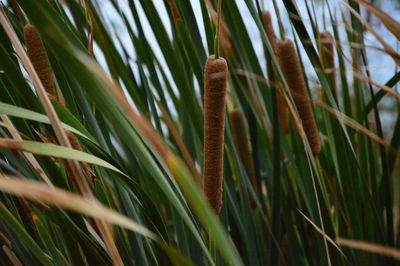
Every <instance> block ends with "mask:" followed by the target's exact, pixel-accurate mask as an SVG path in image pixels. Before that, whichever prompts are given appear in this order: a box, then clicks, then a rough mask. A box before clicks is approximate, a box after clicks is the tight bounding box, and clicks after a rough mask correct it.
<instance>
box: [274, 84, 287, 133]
mask: <svg viewBox="0 0 400 266" xmlns="http://www.w3.org/2000/svg"><path fill="white" fill-rule="evenodd" d="M276 102H277V108H278V117H279V123H280V124H281V127H282V129H283V131H284V132H285V133H288V132H289V118H288V114H289V112H288V107H287V103H286V101H285V96H284V92H283V88H282V84H281V83H280V82H277V85H276Z"/></svg>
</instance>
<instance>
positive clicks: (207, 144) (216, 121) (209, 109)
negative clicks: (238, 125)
mask: <svg viewBox="0 0 400 266" xmlns="http://www.w3.org/2000/svg"><path fill="white" fill-rule="evenodd" d="M227 79H228V65H227V63H226V60H225V59H223V58H218V59H215V57H214V56H210V57H208V58H207V61H206V66H205V71H204V80H205V89H204V91H205V95H204V194H205V196H206V197H207V200H208V202H209V203H210V205H211V206H212V208H213V209H214V211H215V212H216V213H217V214H219V212H220V210H221V206H222V174H223V162H224V157H223V156H224V111H225V94H226V85H227Z"/></svg>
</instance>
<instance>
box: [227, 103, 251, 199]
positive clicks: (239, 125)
mask: <svg viewBox="0 0 400 266" xmlns="http://www.w3.org/2000/svg"><path fill="white" fill-rule="evenodd" d="M230 122H231V127H232V135H233V141H234V143H235V147H236V150H237V151H238V153H239V157H240V160H241V161H242V163H243V166H244V168H245V169H246V173H247V176H248V177H249V179H250V183H251V184H252V186H253V188H254V190H255V191H257V189H256V185H257V184H256V176H255V173H254V165H253V159H252V156H251V150H250V145H249V136H248V133H247V129H246V128H247V127H246V121H245V117H244V115H243V112H242V111H240V110H238V109H235V110H233V111H232V112H231V113H230Z"/></svg>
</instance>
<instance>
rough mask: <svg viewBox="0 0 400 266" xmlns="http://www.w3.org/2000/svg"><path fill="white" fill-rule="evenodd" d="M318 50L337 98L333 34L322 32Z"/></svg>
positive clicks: (319, 37)
mask: <svg viewBox="0 0 400 266" xmlns="http://www.w3.org/2000/svg"><path fill="white" fill-rule="evenodd" d="M318 50H319V55H320V59H321V63H322V67H323V69H324V72H325V74H326V75H327V77H328V80H329V82H330V85H331V87H332V88H331V89H332V92H333V95H334V96H335V98H336V97H337V91H336V81H335V57H334V55H335V51H334V42H333V37H332V34H331V33H330V32H328V31H326V32H322V33H320V34H319V36H318Z"/></svg>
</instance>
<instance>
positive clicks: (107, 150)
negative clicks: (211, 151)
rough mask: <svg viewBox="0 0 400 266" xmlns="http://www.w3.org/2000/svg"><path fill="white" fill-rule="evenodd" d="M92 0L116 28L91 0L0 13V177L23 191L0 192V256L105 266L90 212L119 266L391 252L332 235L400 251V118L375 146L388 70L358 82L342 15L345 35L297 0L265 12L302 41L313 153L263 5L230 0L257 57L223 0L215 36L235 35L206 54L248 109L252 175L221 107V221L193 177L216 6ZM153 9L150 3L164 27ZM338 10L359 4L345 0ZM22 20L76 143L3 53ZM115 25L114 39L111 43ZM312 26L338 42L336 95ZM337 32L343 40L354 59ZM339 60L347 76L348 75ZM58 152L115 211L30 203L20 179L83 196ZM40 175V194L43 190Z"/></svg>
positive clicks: (173, 0) (358, 52) (326, 260)
mask: <svg viewBox="0 0 400 266" xmlns="http://www.w3.org/2000/svg"><path fill="white" fill-rule="evenodd" d="M106 2H107V3H108V5H109V8H110V9H113V10H112V11H113V14H114V16H115V18H117V19H118V20H119V21H121V25H113V24H112V23H110V21H109V19H110V17H108V16H107V14H104V13H105V12H108V10H104V9H102V6H101V5H102V4H103V1H96V0H81V1H77V0H48V1H47V0H35V1H32V0H9V1H8V3H7V4H6V5H5V6H4V7H2V8H3V10H4V14H5V16H6V17H7V18H8V20H9V21H10V23H11V25H12V28H13V30H14V31H15V33H16V34H17V36H18V39H17V40H12V38H9V37H10V35H9V34H7V33H6V31H5V28H4V23H5V22H4V21H2V25H3V27H0V101H1V102H0V114H1V119H2V120H1V124H0V125H1V126H2V127H1V129H0V137H1V139H0V147H1V149H0V168H1V169H0V176H1V177H0V179H1V180H0V181H1V182H4V180H5V179H6V178H9V177H11V178H18V179H29V180H30V183H27V184H26V186H25V185H24V186H21V188H20V191H18V188H17V190H15V189H14V188H10V187H8V186H3V185H1V186H0V189H2V190H4V192H1V194H0V245H1V246H2V247H3V249H2V250H1V251H0V264H1V265H10V263H11V262H13V263H16V261H17V260H18V261H20V262H21V263H22V264H23V265H63V264H66V263H68V264H71V265H110V264H112V263H114V264H116V263H118V262H117V260H115V257H113V254H112V252H113V251H112V248H110V246H108V245H107V243H109V242H108V240H107V239H104V238H103V236H104V235H102V233H99V231H98V230H99V227H96V226H94V225H93V224H94V222H93V221H95V219H98V220H97V221H101V222H104V221H107V222H109V223H114V226H113V227H112V228H113V230H111V232H112V238H111V239H112V242H113V245H114V244H115V246H116V250H117V252H116V254H118V256H119V257H120V258H121V261H122V262H123V264H124V265H316V266H318V265H397V264H396V263H397V262H396V261H395V260H394V259H392V258H390V257H385V256H382V255H380V254H376V253H374V252H365V251H360V250H358V249H353V248H349V247H345V246H340V245H336V243H335V241H336V240H337V239H338V238H344V239H352V240H359V241H365V242H369V243H373V244H379V245H383V246H389V247H392V248H400V241H399V239H400V235H398V234H399V219H398V215H399V202H398V201H399V193H398V191H399V189H398V188H399V184H400V182H399V175H398V173H397V172H398V167H397V166H396V157H397V149H398V147H399V145H400V138H399V136H400V117H399V118H397V121H396V123H395V126H394V132H393V134H392V132H387V133H388V134H387V135H388V136H392V135H393V137H392V139H389V140H387V139H388V137H386V138H384V132H383V129H382V125H381V113H380V112H381V110H380V108H379V107H378V103H379V102H380V101H381V100H382V99H383V98H384V97H392V96H393V95H394V94H396V92H395V91H392V92H393V93H388V90H392V88H394V87H395V86H396V85H397V84H398V82H399V80H400V74H399V73H397V74H395V75H394V76H393V77H392V78H391V79H390V80H389V81H388V82H387V83H386V84H385V86H384V87H382V86H381V87H379V90H376V88H374V87H373V86H374V85H375V84H374V83H372V82H368V81H369V78H370V72H371V71H373V70H368V63H367V62H366V59H365V58H366V52H367V49H366V48H365V46H364V43H363V38H362V35H361V34H359V33H360V32H363V31H364V28H363V26H362V23H360V21H358V19H357V18H356V17H355V16H354V15H350V13H349V12H348V10H347V9H344V10H345V11H344V12H345V13H346V16H344V18H348V21H347V20H345V21H344V22H343V23H344V24H345V25H346V27H347V28H348V29H349V30H348V32H347V38H348V39H347V40H340V39H339V34H338V25H337V23H336V21H335V20H334V18H333V16H332V14H329V19H330V20H331V22H332V23H331V24H332V27H329V28H322V27H321V26H322V25H320V21H317V17H316V16H319V14H316V13H315V12H316V10H315V7H314V5H317V3H314V2H312V3H309V4H308V3H307V5H306V6H307V14H299V13H298V10H297V9H296V7H295V2H296V1H294V0H283V3H284V7H285V9H284V10H279V11H278V10H270V12H271V14H272V18H273V19H274V20H279V25H280V32H279V34H277V35H279V36H281V38H279V39H284V38H287V36H285V35H287V34H288V33H285V32H284V31H285V29H284V28H283V27H282V24H281V17H280V16H281V14H284V13H287V14H290V20H291V25H292V26H293V27H292V30H293V33H294V38H295V39H294V40H293V41H294V43H295V44H296V47H297V49H298V51H299V50H300V48H304V50H305V53H304V54H302V55H301V57H302V58H301V60H302V66H303V72H304V73H305V71H304V64H305V61H306V60H307V61H309V62H311V66H312V67H313V70H314V73H315V77H313V78H314V80H312V81H313V82H311V77H308V79H307V82H306V83H307V85H308V91H309V92H310V94H311V96H312V98H313V99H314V101H313V110H314V113H315V117H316V119H317V124H318V128H319V130H320V135H321V142H322V152H321V154H320V155H319V156H318V157H314V156H313V155H312V152H311V149H310V146H309V143H308V141H307V138H305V137H301V135H300V134H299V133H298V129H297V127H296V124H295V122H294V119H293V115H296V114H297V110H296V108H295V105H294V103H293V99H292V97H291V96H290V94H289V88H288V87H287V83H286V81H285V77H284V74H283V72H282V70H281V69H280V67H279V60H278V58H277V57H276V55H275V54H274V51H273V47H272V46H271V44H270V42H269V40H268V37H267V35H266V33H265V31H264V24H263V21H262V12H263V10H262V7H261V5H260V4H259V3H258V1H253V0H244V3H245V4H246V6H247V8H248V10H249V11H250V15H249V16H248V17H246V18H245V19H249V20H250V19H251V20H254V24H255V25H256V26H257V29H258V30H259V34H260V36H261V40H262V44H263V46H264V51H265V53H264V54H257V53H256V50H255V49H254V44H253V43H252V39H251V38H250V33H249V31H248V29H247V27H246V25H245V23H244V22H245V21H244V20H243V19H244V17H243V16H242V15H243V11H242V10H240V9H239V6H238V4H237V2H239V1H233V0H223V1H222V6H221V10H222V14H223V16H222V17H221V22H220V23H221V28H220V31H221V32H222V34H221V33H220V35H219V39H218V41H217V42H215V43H216V44H217V45H218V44H219V45H221V44H222V42H223V41H228V42H229V43H230V45H231V48H230V49H229V50H227V51H223V49H220V54H219V55H220V56H223V57H225V58H226V60H227V61H228V66H229V70H230V75H229V85H228V96H227V98H226V101H227V113H228V112H230V111H232V110H233V109H239V110H240V111H241V112H243V113H244V115H245V118H246V123H247V126H246V130H247V131H248V136H249V140H246V139H243V142H246V143H247V142H249V145H250V146H251V150H252V154H251V156H252V162H253V164H254V172H255V173H254V175H255V179H256V186H255V187H254V186H253V185H252V184H251V183H250V179H249V177H248V176H247V172H246V167H245V166H244V165H243V163H242V161H241V159H240V156H239V153H238V150H237V146H236V145H235V143H234V141H233V137H232V136H233V134H234V132H232V130H233V128H231V121H230V119H229V117H228V116H226V119H225V122H226V123H225V155H224V185H223V188H224V195H223V207H222V210H221V213H220V215H219V217H217V216H216V215H214V213H213V211H212V210H211V208H210V207H209V206H208V204H207V203H206V200H205V199H204V197H203V194H202V191H201V190H202V188H201V186H200V185H199V182H197V180H196V177H200V176H201V175H202V165H203V102H202V99H203V84H204V80H203V79H204V77H203V68H204V63H205V60H206V58H207V55H209V54H212V53H214V51H215V47H213V46H214V36H215V34H216V32H217V29H216V25H214V23H215V24H216V21H214V20H213V19H212V16H211V14H210V13H209V12H210V8H212V7H213V8H214V10H217V1H208V0H199V1H198V2H199V3H198V4H199V5H197V4H196V6H197V7H200V9H199V10H197V9H196V10H194V6H195V5H194V2H196V3H197V1H187V0H165V1H151V0H127V1H117V0H109V1H106ZM155 2H157V3H158V4H162V5H164V7H165V9H166V10H167V14H168V19H169V20H167V21H166V19H165V18H162V16H161V13H160V12H159V10H160V9H161V7H159V6H157V5H156V3H155ZM273 2H274V6H275V7H276V3H275V1H273ZM306 2H307V1H306ZM349 5H350V6H351V8H352V9H354V10H355V11H356V12H359V10H360V7H359V4H358V3H356V2H353V1H349ZM164 7H162V8H164ZM328 8H329V7H328ZM329 11H330V9H329ZM347 15H348V16H347ZM145 20H147V21H148V23H147V21H146V23H145V22H144V21H145ZM200 21H201V23H199V22H200ZM306 21H307V23H309V22H311V24H312V29H313V32H309V31H307V28H306V27H305V23H306ZM27 23H30V24H32V25H34V27H35V28H36V29H37V30H38V32H39V33H40V36H41V38H42V40H43V43H44V45H45V47H46V51H47V53H48V55H49V59H50V61H51V65H52V70H53V72H54V79H55V82H56V86H57V88H58V89H59V91H60V92H61V93H62V95H63V98H64V102H60V101H57V100H54V99H53V100H52V105H53V108H54V109H55V111H56V113H57V115H58V117H59V118H60V120H61V122H62V124H61V126H62V128H63V129H65V130H66V131H69V132H72V133H73V134H74V136H75V137H76V138H77V140H78V141H79V144H80V148H81V149H82V150H80V151H77V150H72V149H71V148H67V147H63V146H61V145H59V143H60V142H59V141H58V137H57V132H55V131H54V128H53V127H52V126H54V125H53V124H52V123H53V122H51V119H49V117H50V116H49V115H48V114H47V113H46V112H45V110H46V109H45V108H43V105H42V103H41V101H40V100H39V97H38V94H37V88H36V87H34V86H33V82H32V80H33V79H34V77H30V76H28V75H27V69H25V67H24V66H25V64H24V62H23V59H22V58H21V56H20V54H18V51H17V50H16V49H15V48H16V42H20V43H22V45H24V42H25V41H24V39H23V37H22V36H23V28H24V26H25V25H26V24H27ZM167 24H168V25H167ZM276 24H278V23H276ZM201 27H203V28H201ZM222 27H223V28H222ZM117 28H123V30H124V31H125V32H126V34H125V35H124V38H122V36H120V35H119V33H120V31H118V30H116V29H117ZM169 29H171V34H170V31H169ZM222 29H224V30H227V35H224V30H222ZM350 29H351V30H350ZM149 31H151V32H152V33H153V34H154V37H155V38H154V39H152V40H149V39H148V36H149V34H148V32H149ZM322 31H329V32H331V33H332V36H334V39H335V40H336V41H335V44H336V49H335V50H336V51H335V58H336V62H337V66H336V70H335V74H336V80H337V82H336V84H337V86H338V88H337V89H338V92H339V93H338V99H335V97H334V95H333V94H332V88H331V87H330V86H332V83H331V82H329V78H328V75H327V74H326V73H324V71H322V66H321V58H320V57H319V52H318V48H317V45H316V40H315V39H316V38H317V36H318V33H319V32H322ZM202 33H204V36H203V35H202ZM225 33H226V32H225ZM277 33H278V32H277ZM202 37H204V39H202ZM223 38H225V39H223ZM342 42H351V43H354V44H355V45H353V46H352V48H351V49H350V50H351V58H348V57H346V56H345V53H343V50H344V49H347V48H345V47H343V46H342V45H341V44H342ZM220 47H221V46H220ZM132 48H133V50H131V49H132ZM382 56H390V55H385V54H384V53H383V55H382ZM304 57H307V58H304ZM349 60H351V66H352V67H353V70H354V72H356V74H354V76H353V77H351V78H349V77H348V76H347V71H346V68H348V67H350V66H349V64H346V62H348V61H349ZM265 61H266V62H267V67H266V68H265V67H264V66H263V64H265ZM361 66H362V67H361ZM307 73H309V71H307ZM360 75H361V76H363V77H366V78H365V79H360V78H359V76H360ZM315 79H316V80H315ZM271 81H274V82H271ZM276 82H280V83H281V84H282V87H283V90H284V91H285V94H286V96H287V97H286V98H287V104H288V106H289V107H291V108H292V110H293V113H292V114H291V115H290V130H289V132H288V133H285V132H284V130H283V129H282V128H281V127H280V123H279V118H278V106H277V104H276V100H275V99H276V95H277V93H278V91H276V88H275V87H274V86H272V85H273V84H275V83H276ZM316 83H317V85H318V86H315V84H316ZM316 87H318V88H316ZM382 88H383V89H382ZM121 96H124V97H121ZM126 102H129V105H124V103H126ZM396 104H397V103H396ZM397 109H398V110H399V108H397ZM393 115H396V116H397V113H396V114H393ZM8 118H9V120H8ZM147 123H149V124H150V125H151V127H150V128H148V127H146V125H148V124H147ZM174 132H175V133H177V134H175V133H174ZM19 137H20V138H19ZM160 143H161V144H160ZM181 144H182V145H181ZM72 148H75V149H76V147H72ZM30 153H33V154H34V155H35V157H32V156H29V154H30ZM65 159H73V160H75V161H79V162H80V163H79V166H80V167H81V168H82V169H81V171H82V172H83V174H84V176H85V177H86V178H87V181H85V182H87V184H89V187H90V189H91V191H92V192H93V195H94V196H95V198H96V199H97V200H98V202H97V203H96V204H99V205H96V207H98V208H99V209H101V210H103V211H104V210H105V209H107V208H108V209H112V210H114V211H116V212H118V213H119V214H121V215H119V216H117V218H112V217H105V215H109V214H110V213H113V214H114V215H115V212H107V211H104V212H96V210H97V209H96V208H93V210H90V211H89V210H88V208H90V206H95V205H90V204H95V203H94V202H93V201H91V199H90V198H89V199H88V198H86V199H85V200H84V199H83V198H85V195H81V196H83V198H79V199H80V200H81V202H85V204H87V205H84V206H80V208H71V207H68V206H69V205H68V204H66V202H65V201H68V197H69V196H66V198H63V199H58V198H57V197H55V198H57V199H55V198H53V199H52V198H48V197H45V195H42V196H40V197H39V196H32V195H34V192H33V190H31V191H30V190H29V189H27V188H29V184H31V185H32V184H35V185H32V188H33V187H34V186H36V185H38V184H37V183H38V182H43V179H42V177H43V176H47V177H48V178H49V180H50V181H51V183H52V184H53V185H54V186H55V187H57V188H59V189H62V190H56V191H64V192H65V191H69V192H73V193H76V194H79V191H77V190H76V187H75V185H76V184H75V183H74V181H73V178H72V174H71V172H70V169H69V168H68V166H67V164H66V163H65ZM35 162H37V163H38V164H36V163H35ZM83 162H85V163H88V165H89V169H88V168H87V166H86V167H85V164H84V163H83ZM32 181H36V182H35V183H32ZM1 182H0V183H1ZM1 184H3V183H1ZM13 184H14V183H13ZM45 186H46V185H45V184H43V190H44V191H46V189H49V190H50V189H51V188H50V187H45ZM23 187H24V188H25V189H23ZM41 189H42V188H41ZM16 191H18V193H17V192H16ZM7 192H9V193H7ZM53 192H54V191H53ZM53 192H52V193H53ZM60 193H61V192H60ZM44 194H46V193H44ZM55 194H56V193H55ZM49 195H50V194H49ZM51 195H53V194H51ZM68 195H70V194H68ZM76 196H77V195H76ZM32 197H33V199H32ZM23 198H27V200H24V199H23ZM35 198H37V199H41V201H42V202H40V203H37V202H35V201H34V199H35ZM63 200H64V203H65V204H60V201H61V202H63ZM77 202H80V201H77ZM47 204H49V206H47ZM54 205H55V206H54ZM43 206H45V207H43ZM100 207H101V208H100ZM85 208H86V209H85ZM108 211H110V210H108ZM102 217H103V219H102ZM126 218H128V219H126ZM121 221H123V222H121ZM124 224H125V225H131V226H130V227H129V226H124ZM120 226H121V227H120ZM122 226H124V227H122ZM100 228H101V227H100ZM338 243H339V242H338ZM339 244H340V243H339ZM111 246H112V245H111ZM4 247H6V248H4ZM7 248H9V249H10V250H11V251H12V254H13V256H11V255H10V253H7V252H6V251H5V250H6V249H7ZM114 252H115V250H114ZM16 265H17V264H16Z"/></svg>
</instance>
